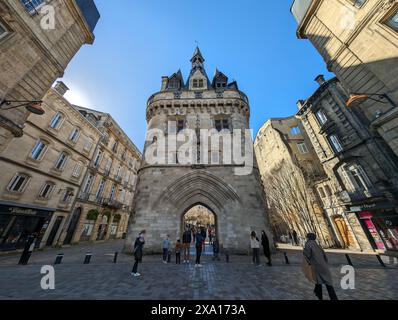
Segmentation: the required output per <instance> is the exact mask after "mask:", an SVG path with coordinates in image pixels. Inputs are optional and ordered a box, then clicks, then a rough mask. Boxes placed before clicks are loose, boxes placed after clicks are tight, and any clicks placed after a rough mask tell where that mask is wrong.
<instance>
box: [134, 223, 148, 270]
mask: <svg viewBox="0 0 398 320" xmlns="http://www.w3.org/2000/svg"><path fill="white" fill-rule="evenodd" d="M145 233H146V231H145V230H142V231H141V232H140V234H139V235H138V237H137V239H135V243H134V251H133V254H134V259H135V263H134V266H133V270H132V271H131V275H132V276H133V277H139V276H140V274H139V273H138V272H137V269H138V263H140V262H142V251H143V248H144V244H145V238H144V236H145Z"/></svg>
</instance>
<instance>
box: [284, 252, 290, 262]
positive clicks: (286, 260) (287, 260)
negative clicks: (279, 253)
mask: <svg viewBox="0 0 398 320" xmlns="http://www.w3.org/2000/svg"><path fill="white" fill-rule="evenodd" d="M283 255H284V256H285V263H286V264H290V262H289V258H288V257H287V253H286V252H284V253H283Z"/></svg>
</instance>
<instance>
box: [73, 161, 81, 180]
mask: <svg viewBox="0 0 398 320" xmlns="http://www.w3.org/2000/svg"><path fill="white" fill-rule="evenodd" d="M82 169H83V162H81V161H79V162H77V163H76V164H75V167H74V168H73V171H72V177H75V178H79V177H80V175H81V173H82Z"/></svg>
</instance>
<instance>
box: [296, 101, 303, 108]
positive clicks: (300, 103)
mask: <svg viewBox="0 0 398 320" xmlns="http://www.w3.org/2000/svg"><path fill="white" fill-rule="evenodd" d="M303 105H304V100H299V101H297V107H298V109H299V110H300V109H301V108H302V107H303Z"/></svg>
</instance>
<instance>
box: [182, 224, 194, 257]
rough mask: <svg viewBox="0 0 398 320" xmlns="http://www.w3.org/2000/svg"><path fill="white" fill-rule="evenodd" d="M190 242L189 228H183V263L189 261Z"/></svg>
mask: <svg viewBox="0 0 398 320" xmlns="http://www.w3.org/2000/svg"><path fill="white" fill-rule="evenodd" d="M191 242H192V235H191V231H190V230H189V228H185V231H184V233H183V235H182V249H183V250H184V263H189V260H190V259H191V254H190V250H191Z"/></svg>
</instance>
